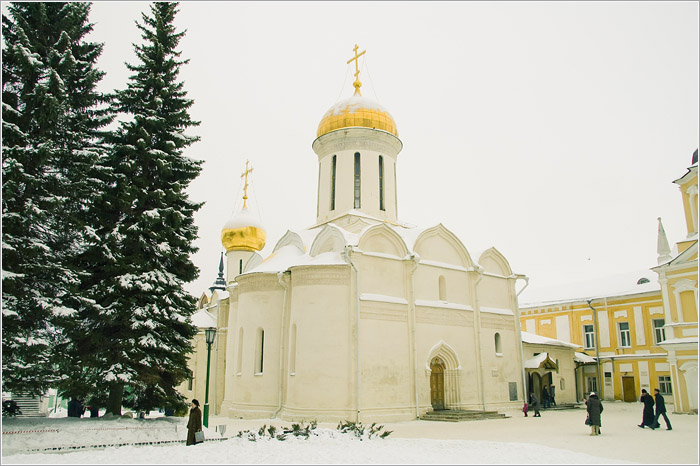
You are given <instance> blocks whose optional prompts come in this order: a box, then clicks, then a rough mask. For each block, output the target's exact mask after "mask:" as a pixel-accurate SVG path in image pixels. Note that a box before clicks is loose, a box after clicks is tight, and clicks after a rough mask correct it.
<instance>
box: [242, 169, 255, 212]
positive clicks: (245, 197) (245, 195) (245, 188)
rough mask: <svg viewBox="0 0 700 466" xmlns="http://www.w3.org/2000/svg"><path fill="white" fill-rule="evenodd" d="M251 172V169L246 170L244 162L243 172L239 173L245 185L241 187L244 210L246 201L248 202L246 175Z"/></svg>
mask: <svg viewBox="0 0 700 466" xmlns="http://www.w3.org/2000/svg"><path fill="white" fill-rule="evenodd" d="M252 171H253V167H250V169H248V161H247V160H246V161H245V171H244V172H243V173H241V178H243V177H245V184H244V185H243V208H244V209H245V208H246V201H247V200H248V173H251V172H252Z"/></svg>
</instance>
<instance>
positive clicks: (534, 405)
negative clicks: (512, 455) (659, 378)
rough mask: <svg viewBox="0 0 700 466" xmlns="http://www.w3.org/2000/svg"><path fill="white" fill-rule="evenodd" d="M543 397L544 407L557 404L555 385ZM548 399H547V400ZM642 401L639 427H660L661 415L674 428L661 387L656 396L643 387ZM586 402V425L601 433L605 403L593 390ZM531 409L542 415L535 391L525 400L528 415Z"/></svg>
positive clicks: (667, 424) (656, 389)
mask: <svg viewBox="0 0 700 466" xmlns="http://www.w3.org/2000/svg"><path fill="white" fill-rule="evenodd" d="M542 399H543V403H544V407H545V408H548V407H549V401H550V400H551V402H552V403H553V405H554V406H556V403H555V402H554V385H551V386H550V390H547V386H546V385H545V387H543V389H542ZM545 400H546V401H545ZM639 401H640V402H642V403H644V412H643V414H642V423H641V424H639V427H641V428H642V429H643V428H644V427H645V426H646V427H649V428H650V429H652V430H654V429H658V428H659V427H661V424H659V417H661V416H663V418H664V421H665V422H666V430H672V428H671V421H669V420H668V416H667V415H666V404H665V402H664V397H663V396H662V395H661V393H659V389H658V388H655V389H654V397H652V396H651V395H649V393H648V392H647V391H646V389H642V397H641V398H640V399H639ZM584 402H585V404H586V425H589V426H591V433H590V435H600V426H601V421H600V418H601V413H602V412H603V403H602V402H601V401H600V399H599V398H598V395H596V393H595V392H591V394H590V395H589V396H588V398H586V399H585V401H584ZM654 406H656V412H654ZM529 410H534V411H535V414H534V415H533V417H541V415H540V404H539V400H538V399H537V396H536V395H535V394H534V393H530V403H529V404H528V403H527V402H525V404H524V405H523V413H524V414H525V417H527V413H528V411H529Z"/></svg>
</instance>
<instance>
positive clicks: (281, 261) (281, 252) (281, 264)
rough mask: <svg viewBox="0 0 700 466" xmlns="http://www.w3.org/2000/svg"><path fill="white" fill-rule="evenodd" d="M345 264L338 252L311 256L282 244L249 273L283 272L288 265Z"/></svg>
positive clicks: (247, 272)
mask: <svg viewBox="0 0 700 466" xmlns="http://www.w3.org/2000/svg"><path fill="white" fill-rule="evenodd" d="M338 264H347V262H345V260H343V258H342V257H341V256H340V253H338V252H326V253H323V254H319V255H317V256H314V257H311V256H310V255H309V254H307V253H305V252H301V251H299V249H298V248H296V247H295V246H292V245H287V246H282V247H281V248H279V249H278V250H277V251H275V252H273V253H272V254H270V255H269V256H267V258H266V259H265V260H263V261H262V263H261V264H260V265H258V266H256V267H253V268H252V269H251V270H248V271H246V272H245V273H246V274H249V273H276V272H284V271H285V270H288V269H289V268H290V267H295V266H300V265H338Z"/></svg>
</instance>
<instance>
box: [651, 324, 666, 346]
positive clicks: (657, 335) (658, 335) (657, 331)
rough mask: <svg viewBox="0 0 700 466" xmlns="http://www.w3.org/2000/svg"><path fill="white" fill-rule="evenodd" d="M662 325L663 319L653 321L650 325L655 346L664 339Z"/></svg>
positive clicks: (664, 334) (664, 333)
mask: <svg viewBox="0 0 700 466" xmlns="http://www.w3.org/2000/svg"><path fill="white" fill-rule="evenodd" d="M664 324H665V321H664V319H654V320H653V321H652V325H653V327H654V343H655V344H657V345H658V344H659V343H661V342H662V341H664V340H665V339H666V332H665V331H664Z"/></svg>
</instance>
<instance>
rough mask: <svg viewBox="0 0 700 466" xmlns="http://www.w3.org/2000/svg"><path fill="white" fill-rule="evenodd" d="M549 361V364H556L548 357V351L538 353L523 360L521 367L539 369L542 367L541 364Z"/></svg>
mask: <svg viewBox="0 0 700 466" xmlns="http://www.w3.org/2000/svg"><path fill="white" fill-rule="evenodd" d="M547 362H549V363H550V364H553V365H554V366H556V365H557V363H556V362H555V361H553V360H552V358H550V357H549V353H540V354H538V355H537V356H535V357H533V358H530V359H528V360H527V361H525V362H523V368H525V369H539V368H540V367H542V365H543V364H546V363H547Z"/></svg>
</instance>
